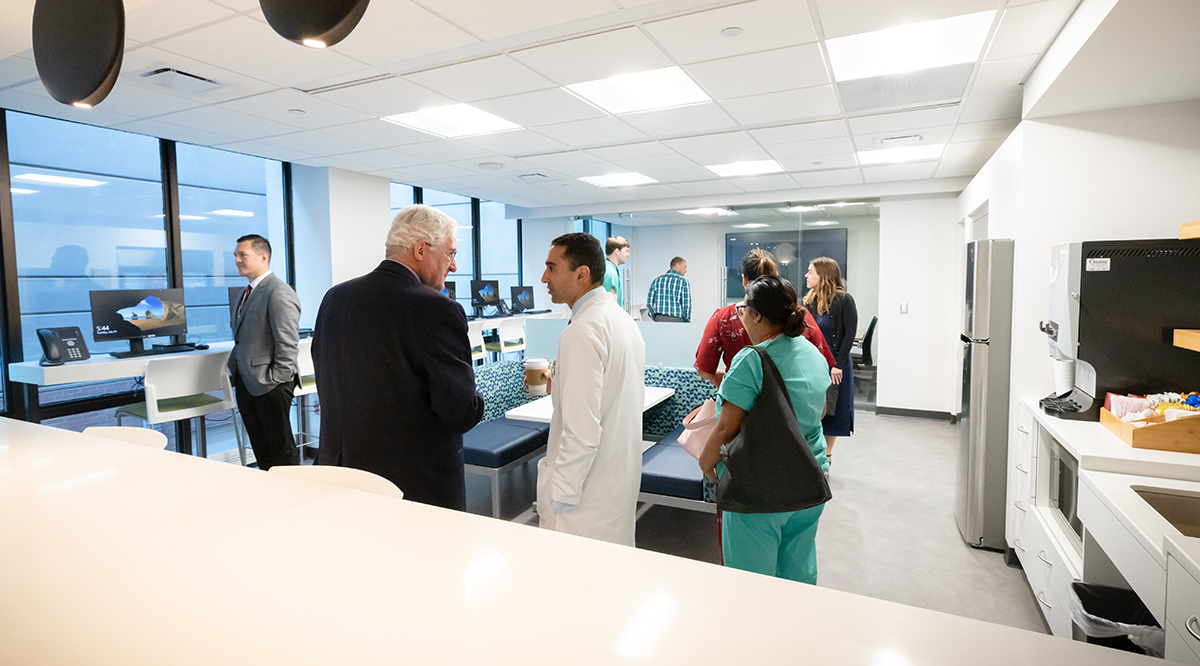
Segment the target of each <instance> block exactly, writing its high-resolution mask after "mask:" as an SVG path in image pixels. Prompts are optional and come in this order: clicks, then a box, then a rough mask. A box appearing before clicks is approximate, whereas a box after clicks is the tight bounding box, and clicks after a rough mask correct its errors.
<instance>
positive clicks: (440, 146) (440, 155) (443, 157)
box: [402, 139, 495, 178]
mask: <svg viewBox="0 0 1200 666" xmlns="http://www.w3.org/2000/svg"><path fill="white" fill-rule="evenodd" d="M402 150H403V152H405V153H408V154H409V155H415V156H417V157H424V158H426V159H428V160H429V161H430V162H453V161H455V160H471V159H475V158H477V157H478V158H482V157H492V156H494V155H495V153H493V152H492V151H490V150H484V149H483V148H478V147H476V146H471V145H468V144H465V143H463V142H461V141H455V140H454V139H441V140H438V141H430V142H428V143H414V144H413V145H411V146H404V148H403V149H402ZM430 178H450V176H430Z"/></svg>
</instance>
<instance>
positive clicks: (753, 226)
mask: <svg viewBox="0 0 1200 666" xmlns="http://www.w3.org/2000/svg"><path fill="white" fill-rule="evenodd" d="M769 226H771V225H769V224H763V223H762V222H747V223H746V224H735V225H733V226H732V227H730V228H731V229H762V228H763V227H769ZM730 240H733V239H730Z"/></svg>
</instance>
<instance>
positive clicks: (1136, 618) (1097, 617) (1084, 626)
mask: <svg viewBox="0 0 1200 666" xmlns="http://www.w3.org/2000/svg"><path fill="white" fill-rule="evenodd" d="M1071 619H1072V620H1073V621H1074V622H1075V625H1076V626H1078V627H1079V628H1080V630H1082V631H1083V633H1084V634H1086V635H1087V642H1089V643H1095V644H1098V645H1106V646H1108V647H1112V648H1116V649H1118V650H1125V651H1127V652H1136V653H1138V654H1150V655H1154V656H1158V657H1161V656H1162V654H1163V648H1164V646H1165V644H1166V633H1165V632H1164V631H1163V629H1162V627H1161V626H1159V624H1158V621H1157V620H1155V619H1154V614H1153V613H1151V612H1150V609H1148V608H1146V604H1144V603H1142V600H1141V599H1140V598H1139V597H1138V595H1137V593H1136V592H1134V591H1133V590H1124V589H1121V588H1119V587H1108V586H1107V585H1091V584H1088V583H1071Z"/></svg>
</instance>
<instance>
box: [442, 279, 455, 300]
mask: <svg viewBox="0 0 1200 666" xmlns="http://www.w3.org/2000/svg"><path fill="white" fill-rule="evenodd" d="M455 291H456V290H455V288H454V283H453V282H451V281H449V280H446V286H445V287H444V288H443V289H442V293H443V294H445V295H446V297H447V298H449V299H450V300H452V301H453V300H455V299H457V298H458V296H457V295H456V293H455Z"/></svg>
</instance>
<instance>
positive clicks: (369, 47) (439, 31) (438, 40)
mask: <svg viewBox="0 0 1200 666" xmlns="http://www.w3.org/2000/svg"><path fill="white" fill-rule="evenodd" d="M255 4H257V2H256V3H255ZM399 26H404V34H403V36H400V35H399V34H397V30H398V27H399ZM478 42H479V40H478V39H476V38H475V37H472V36H471V35H470V34H468V33H467V32H465V31H463V30H461V29H459V28H458V27H456V26H455V25H454V24H452V23H450V22H449V21H447V20H445V19H443V18H441V17H439V16H437V15H436V14H434V13H432V12H430V11H429V10H427V9H425V8H424V7H421V6H419V5H417V4H415V3H412V2H408V0H387V2H373V3H371V4H369V5H367V12H366V14H364V15H363V18H362V21H360V22H359V24H358V25H357V26H356V27H355V28H354V31H353V32H351V33H350V35H349V36H348V37H346V39H344V40H342V41H341V42H339V43H338V44H337V45H336V46H334V47H333V48H332V50H333V51H335V52H338V53H341V54H343V55H347V56H350V57H351V58H354V59H355V60H359V61H361V62H365V63H367V64H368V65H372V66H376V67H378V66H382V65H387V64H391V63H395V62H399V61H401V60H407V59H409V58H415V57H417V56H423V55H426V54H429V53H437V52H439V51H446V50H449V49H454V48H458V47H461V46H468V45H470V44H476V43H478Z"/></svg>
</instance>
